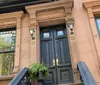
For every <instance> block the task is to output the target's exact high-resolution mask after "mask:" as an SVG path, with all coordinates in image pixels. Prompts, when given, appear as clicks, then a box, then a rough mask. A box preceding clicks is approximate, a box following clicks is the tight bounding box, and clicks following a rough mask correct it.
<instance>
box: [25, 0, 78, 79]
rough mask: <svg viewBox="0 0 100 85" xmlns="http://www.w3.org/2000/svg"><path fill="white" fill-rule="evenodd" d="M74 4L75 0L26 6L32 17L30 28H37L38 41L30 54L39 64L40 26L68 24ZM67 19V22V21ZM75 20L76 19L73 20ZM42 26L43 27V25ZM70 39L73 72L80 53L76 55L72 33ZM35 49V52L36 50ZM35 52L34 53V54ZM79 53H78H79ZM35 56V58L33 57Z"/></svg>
mask: <svg viewBox="0 0 100 85" xmlns="http://www.w3.org/2000/svg"><path fill="white" fill-rule="evenodd" d="M73 2H74V0H61V1H60V0H59V1H55V2H51V3H45V4H39V5H32V6H26V7H25V8H26V10H27V12H28V13H29V15H30V27H34V26H36V29H35V30H36V39H35V41H34V42H36V44H35V45H34V46H33V47H32V45H33V44H32V42H31V44H32V45H31V44H30V52H32V54H31V55H30V56H31V57H34V56H35V57H36V58H37V59H38V60H37V59H35V60H37V61H36V62H39V61H40V60H39V57H40V56H39V55H40V54H39V50H40V47H39V46H40V42H39V36H40V35H39V25H40V26H42V25H43V26H48V25H54V24H55V23H56V24H61V23H66V26H67V22H68V19H71V17H72V15H71V13H72V8H73ZM66 19H67V20H66ZM73 20H74V19H73ZM41 24H42V25H41ZM67 30H68V32H69V28H68V27H67ZM68 38H69V43H70V45H71V46H70V45H69V47H70V50H72V51H71V52H72V53H73V55H71V59H72V65H73V70H74V69H76V68H77V66H76V64H77V62H75V61H76V59H75V58H76V56H79V55H78V53H76V48H77V45H76V42H75V41H76V40H75V35H74V36H72V38H71V39H72V42H71V39H70V33H68ZM34 49H35V50H34ZM33 50H34V53H33ZM77 52H78V51H77ZM33 55H34V56H33ZM75 77H76V76H75Z"/></svg>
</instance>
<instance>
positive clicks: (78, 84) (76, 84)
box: [58, 83, 82, 85]
mask: <svg viewBox="0 0 100 85" xmlns="http://www.w3.org/2000/svg"><path fill="white" fill-rule="evenodd" d="M58 85H82V83H70V84H58Z"/></svg>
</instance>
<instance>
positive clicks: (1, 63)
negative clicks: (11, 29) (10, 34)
mask: <svg viewBox="0 0 100 85" xmlns="http://www.w3.org/2000/svg"><path fill="white" fill-rule="evenodd" d="M13 67H14V52H12V53H2V54H0V75H9V74H12V73H13Z"/></svg>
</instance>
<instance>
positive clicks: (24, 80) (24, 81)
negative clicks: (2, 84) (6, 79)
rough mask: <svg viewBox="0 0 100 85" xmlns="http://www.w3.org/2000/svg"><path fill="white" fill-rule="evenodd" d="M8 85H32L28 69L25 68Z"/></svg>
mask: <svg viewBox="0 0 100 85" xmlns="http://www.w3.org/2000/svg"><path fill="white" fill-rule="evenodd" d="M8 85H31V83H30V81H29V78H28V68H24V69H22V70H21V71H19V73H18V74H17V75H16V76H15V77H14V78H13V79H12V80H11V82H10V83H9V84H8Z"/></svg>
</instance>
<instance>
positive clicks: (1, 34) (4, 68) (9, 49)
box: [0, 28, 16, 75]
mask: <svg viewBox="0 0 100 85" xmlns="http://www.w3.org/2000/svg"><path fill="white" fill-rule="evenodd" d="M15 41H16V30H15V29H10V28H9V29H4V30H3V29H2V30H0V75H9V74H12V72H13V67H14V55H15Z"/></svg>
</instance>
